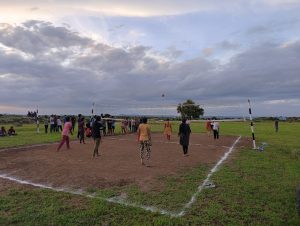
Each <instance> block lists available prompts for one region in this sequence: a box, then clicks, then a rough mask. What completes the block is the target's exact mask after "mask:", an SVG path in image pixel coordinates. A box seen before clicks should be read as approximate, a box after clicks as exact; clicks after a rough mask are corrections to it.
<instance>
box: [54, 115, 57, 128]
mask: <svg viewBox="0 0 300 226" xmlns="http://www.w3.org/2000/svg"><path fill="white" fill-rule="evenodd" d="M54 132H58V127H57V115H54Z"/></svg>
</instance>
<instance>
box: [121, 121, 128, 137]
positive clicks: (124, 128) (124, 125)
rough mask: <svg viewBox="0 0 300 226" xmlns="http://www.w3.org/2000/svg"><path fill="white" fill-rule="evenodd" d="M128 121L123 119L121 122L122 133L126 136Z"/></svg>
mask: <svg viewBox="0 0 300 226" xmlns="http://www.w3.org/2000/svg"><path fill="white" fill-rule="evenodd" d="M126 126H127V125H126V120H125V119H123V120H122V122H121V133H123V134H126Z"/></svg>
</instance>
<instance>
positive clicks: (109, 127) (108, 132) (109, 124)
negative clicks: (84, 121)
mask: <svg viewBox="0 0 300 226" xmlns="http://www.w3.org/2000/svg"><path fill="white" fill-rule="evenodd" d="M111 124H112V120H111V119H108V120H107V134H108V135H112V128H111Z"/></svg>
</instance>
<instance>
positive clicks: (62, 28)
mask: <svg viewBox="0 0 300 226" xmlns="http://www.w3.org/2000/svg"><path fill="white" fill-rule="evenodd" d="M71 2H72V3H71ZM0 8H1V14H0V23H1V24H0V113H22V114H25V113H26V112H27V111H28V110H35V109H36V106H39V112H40V113H41V114H52V113H59V114H78V113H83V114H89V113H90V112H91V106H92V103H93V102H95V107H96V113H112V114H176V105H177V104H178V103H181V102H183V101H185V100H186V99H188V98H189V99H192V100H194V101H195V102H196V103H197V104H200V105H201V106H202V107H203V108H204V110H205V115H241V116H242V115H246V114H247V110H248V105H247V104H248V103H247V99H249V98H250V99H251V101H252V104H253V114H254V115H255V116H267V115H270V116H281V115H283V116H300V13H299V12H300V1H299V0H260V1H259V0H248V1H242V0H241V1H238V0H222V1H217V0H184V1H183V0H152V1H137V0H131V1H130V0H122V1H121V0H110V1H101V0H97V1H96V0H94V1H92V0H85V1H79V0H75V1H67V0H59V1H58V0H52V1H40V0H39V1H38V0H27V1H21V0H15V1H14V0H10V1H3V0H0ZM162 94H164V97H162Z"/></svg>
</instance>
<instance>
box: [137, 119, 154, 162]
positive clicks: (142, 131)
mask: <svg viewBox="0 0 300 226" xmlns="http://www.w3.org/2000/svg"><path fill="white" fill-rule="evenodd" d="M137 134H138V141H139V142H140V154H141V164H142V165H145V164H144V149H145V148H146V151H147V153H146V155H147V160H149V159H150V156H151V130H150V126H149V125H148V124H147V118H143V119H142V123H141V124H140V125H139V127H138V131H137Z"/></svg>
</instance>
